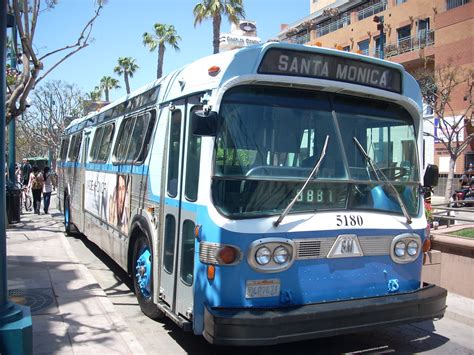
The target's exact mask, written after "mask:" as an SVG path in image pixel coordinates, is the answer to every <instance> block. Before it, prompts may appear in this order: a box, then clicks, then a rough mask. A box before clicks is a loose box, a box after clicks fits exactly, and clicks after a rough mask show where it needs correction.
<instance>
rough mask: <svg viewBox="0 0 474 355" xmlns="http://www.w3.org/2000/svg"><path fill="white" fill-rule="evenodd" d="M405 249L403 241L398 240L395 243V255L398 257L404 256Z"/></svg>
mask: <svg viewBox="0 0 474 355" xmlns="http://www.w3.org/2000/svg"><path fill="white" fill-rule="evenodd" d="M405 250H406V245H405V243H404V242H398V243H397V244H395V250H394V252H395V255H396V256H398V257H399V258H401V257H403V256H405Z"/></svg>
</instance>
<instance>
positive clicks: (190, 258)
mask: <svg viewBox="0 0 474 355" xmlns="http://www.w3.org/2000/svg"><path fill="white" fill-rule="evenodd" d="M180 274H181V280H182V281H183V283H184V284H186V285H188V286H191V285H192V284H193V276H194V275H193V274H194V222H193V221H190V220H186V221H184V223H183V240H182V245H181V272H180Z"/></svg>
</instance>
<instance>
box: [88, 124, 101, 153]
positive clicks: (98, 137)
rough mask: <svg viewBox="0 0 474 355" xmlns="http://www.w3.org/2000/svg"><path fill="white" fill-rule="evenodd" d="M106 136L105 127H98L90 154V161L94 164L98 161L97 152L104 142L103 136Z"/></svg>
mask: <svg viewBox="0 0 474 355" xmlns="http://www.w3.org/2000/svg"><path fill="white" fill-rule="evenodd" d="M103 134H104V126H102V127H98V128H97V129H96V130H95V133H94V139H93V140H92V146H91V151H90V154H89V159H90V160H91V161H92V162H96V161H97V152H98V151H99V146H100V142H101V140H102V135H103Z"/></svg>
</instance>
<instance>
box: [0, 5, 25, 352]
mask: <svg viewBox="0 0 474 355" xmlns="http://www.w3.org/2000/svg"><path fill="white" fill-rule="evenodd" d="M6 38H7V0H0V150H1V151H0V353H2V354H19V355H23V354H25V355H26V354H32V353H33V323H32V319H31V312H30V309H29V307H26V306H20V305H17V304H15V303H13V302H10V301H9V300H8V283H7V280H8V279H7V230H6V223H5V217H6V204H5V122H6V118H5V99H6V86H7V83H6V64H5V60H6Z"/></svg>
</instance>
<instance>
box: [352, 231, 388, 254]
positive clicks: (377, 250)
mask: <svg viewBox="0 0 474 355" xmlns="http://www.w3.org/2000/svg"><path fill="white" fill-rule="evenodd" d="M393 238H394V236H390V235H383V236H382V235H381V236H370V237H367V236H366V237H359V243H360V246H361V247H362V251H363V253H364V255H365V256H374V255H389V254H390V245H391V244H392V240H393Z"/></svg>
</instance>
